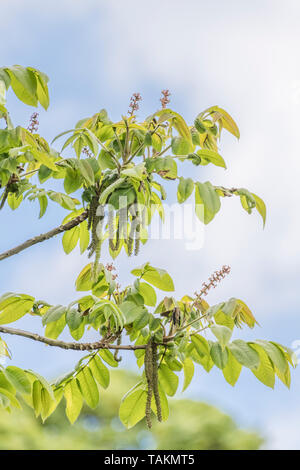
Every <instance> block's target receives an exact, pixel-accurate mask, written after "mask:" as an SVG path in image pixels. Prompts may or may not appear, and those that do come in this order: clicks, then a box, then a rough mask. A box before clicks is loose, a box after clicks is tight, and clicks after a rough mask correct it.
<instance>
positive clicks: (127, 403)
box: [119, 388, 147, 429]
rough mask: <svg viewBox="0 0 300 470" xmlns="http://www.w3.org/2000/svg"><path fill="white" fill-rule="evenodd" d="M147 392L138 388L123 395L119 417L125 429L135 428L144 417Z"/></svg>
mask: <svg viewBox="0 0 300 470" xmlns="http://www.w3.org/2000/svg"><path fill="white" fill-rule="evenodd" d="M146 400H147V392H146V391H145V390H144V389H142V388H138V389H137V390H134V391H133V392H132V393H129V394H127V395H125V397H124V398H123V400H122V402H121V406H120V410H119V417H120V420H121V422H122V423H123V424H124V426H126V428H127V429H130V428H132V427H133V426H135V425H136V424H137V423H138V422H139V421H141V420H142V419H143V418H144V416H145V409H146Z"/></svg>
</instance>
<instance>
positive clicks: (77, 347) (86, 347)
mask: <svg viewBox="0 0 300 470" xmlns="http://www.w3.org/2000/svg"><path fill="white" fill-rule="evenodd" d="M0 333H6V334H9V335H17V336H23V337H24V338H29V339H32V340H34V341H39V342H40V343H44V344H47V345H48V346H56V347H57V348H62V349H72V350H74V351H94V350H96V349H123V350H132V351H134V350H136V349H145V348H146V344H144V345H143V344H141V345H134V346H132V345H130V344H128V345H122V344H120V345H118V344H109V343H108V342H107V340H105V339H103V340H101V341H96V342H94V343H67V342H65V341H60V340H58V339H51V338H46V337H45V336H41V335H38V334H37V333H31V332H29V331H24V330H17V329H16V328H8V327H6V326H0Z"/></svg>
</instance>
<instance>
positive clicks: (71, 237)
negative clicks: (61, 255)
mask: <svg viewBox="0 0 300 470" xmlns="http://www.w3.org/2000/svg"><path fill="white" fill-rule="evenodd" d="M79 236H80V228H79V227H78V226H76V227H73V228H72V229H71V230H67V231H66V232H65V233H64V234H63V238H62V245H63V249H64V252H65V253H66V254H67V255H68V254H69V253H71V251H72V250H74V248H75V246H76V245H77V243H78V240H79Z"/></svg>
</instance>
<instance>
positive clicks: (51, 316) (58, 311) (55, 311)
mask: <svg viewBox="0 0 300 470" xmlns="http://www.w3.org/2000/svg"><path fill="white" fill-rule="evenodd" d="M65 313H66V307H64V306H63V305H54V306H53V307H50V308H49V309H48V310H47V312H46V313H45V314H44V315H43V317H42V324H43V325H44V326H45V325H47V324H48V323H51V322H54V321H57V320H59V319H60V317H62V316H63V315H64V314H65Z"/></svg>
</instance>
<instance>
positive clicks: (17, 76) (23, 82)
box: [6, 65, 38, 106]
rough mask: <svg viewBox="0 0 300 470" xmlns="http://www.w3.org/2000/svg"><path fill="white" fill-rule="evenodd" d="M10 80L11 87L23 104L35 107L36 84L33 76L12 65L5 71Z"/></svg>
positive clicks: (29, 71)
mask: <svg viewBox="0 0 300 470" xmlns="http://www.w3.org/2000/svg"><path fill="white" fill-rule="evenodd" d="M6 71H7V72H8V73H9V76H10V79H11V87H12V89H13V91H14V93H15V94H16V96H17V97H18V98H19V100H21V101H23V103H25V104H28V105H29V106H37V104H38V100H37V95H36V91H37V82H36V77H35V74H34V73H33V72H32V71H31V70H28V69H26V68H24V67H21V66H20V65H14V66H13V67H10V68H8V69H6Z"/></svg>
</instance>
